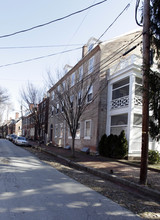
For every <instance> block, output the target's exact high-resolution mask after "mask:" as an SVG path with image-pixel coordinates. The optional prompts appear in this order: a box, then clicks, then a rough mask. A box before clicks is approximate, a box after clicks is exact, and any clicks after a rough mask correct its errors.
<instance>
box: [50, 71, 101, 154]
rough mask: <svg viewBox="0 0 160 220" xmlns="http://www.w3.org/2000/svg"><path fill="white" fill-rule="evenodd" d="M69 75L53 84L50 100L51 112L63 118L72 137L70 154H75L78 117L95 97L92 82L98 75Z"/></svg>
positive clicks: (58, 117) (60, 119) (56, 116)
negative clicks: (77, 76)
mask: <svg viewBox="0 0 160 220" xmlns="http://www.w3.org/2000/svg"><path fill="white" fill-rule="evenodd" d="M72 77H73V78H72ZM75 77H76V76H74V75H71V76H69V77H68V78H67V80H65V81H62V80H60V82H61V83H60V84H58V85H57V84H56V85H54V86H53V89H54V90H53V94H54V97H53V95H52V98H51V100H52V101H51V102H50V106H51V108H50V116H51V114H52V115H53V116H54V117H55V118H57V119H58V120H59V121H62V120H65V121H66V124H67V126H68V128H69V131H70V134H71V137H72V156H73V157H74V156H75V138H76V132H77V129H78V126H79V121H80V117H81V116H82V114H83V113H84V111H85V110H86V109H87V108H88V106H89V105H90V104H91V103H92V102H93V101H94V100H95V99H96V97H97V95H96V94H94V97H93V84H94V83H95V82H96V79H97V77H99V75H98V74H97V73H94V74H93V73H92V74H90V75H87V76H82V75H81V76H80V75H79V78H77V79H76V78H75Z"/></svg>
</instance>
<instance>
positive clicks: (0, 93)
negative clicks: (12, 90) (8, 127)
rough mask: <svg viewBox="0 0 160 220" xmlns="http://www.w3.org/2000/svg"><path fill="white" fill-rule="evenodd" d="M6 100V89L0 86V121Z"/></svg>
mask: <svg viewBox="0 0 160 220" xmlns="http://www.w3.org/2000/svg"><path fill="white" fill-rule="evenodd" d="M8 100H9V95H8V92H7V90H6V89H3V88H1V87H0V122H2V119H3V115H4V112H5V109H6V105H7V104H8Z"/></svg>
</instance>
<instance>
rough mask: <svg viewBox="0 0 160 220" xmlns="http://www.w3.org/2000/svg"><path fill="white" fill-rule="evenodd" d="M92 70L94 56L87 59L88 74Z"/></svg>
mask: <svg viewBox="0 0 160 220" xmlns="http://www.w3.org/2000/svg"><path fill="white" fill-rule="evenodd" d="M93 71H94V56H93V57H91V58H90V59H89V61H88V74H91V73H93Z"/></svg>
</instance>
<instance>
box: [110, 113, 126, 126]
mask: <svg viewBox="0 0 160 220" xmlns="http://www.w3.org/2000/svg"><path fill="white" fill-rule="evenodd" d="M127 124H128V114H122V115H114V116H112V117H111V126H115V125H127Z"/></svg>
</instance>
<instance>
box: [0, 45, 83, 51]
mask: <svg viewBox="0 0 160 220" xmlns="http://www.w3.org/2000/svg"><path fill="white" fill-rule="evenodd" d="M82 45H83V44H59V45H58V44H57V45H56V44H55V45H37V46H34V45H33V46H3V47H0V50H9V49H37V48H52V47H73V46H82Z"/></svg>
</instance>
